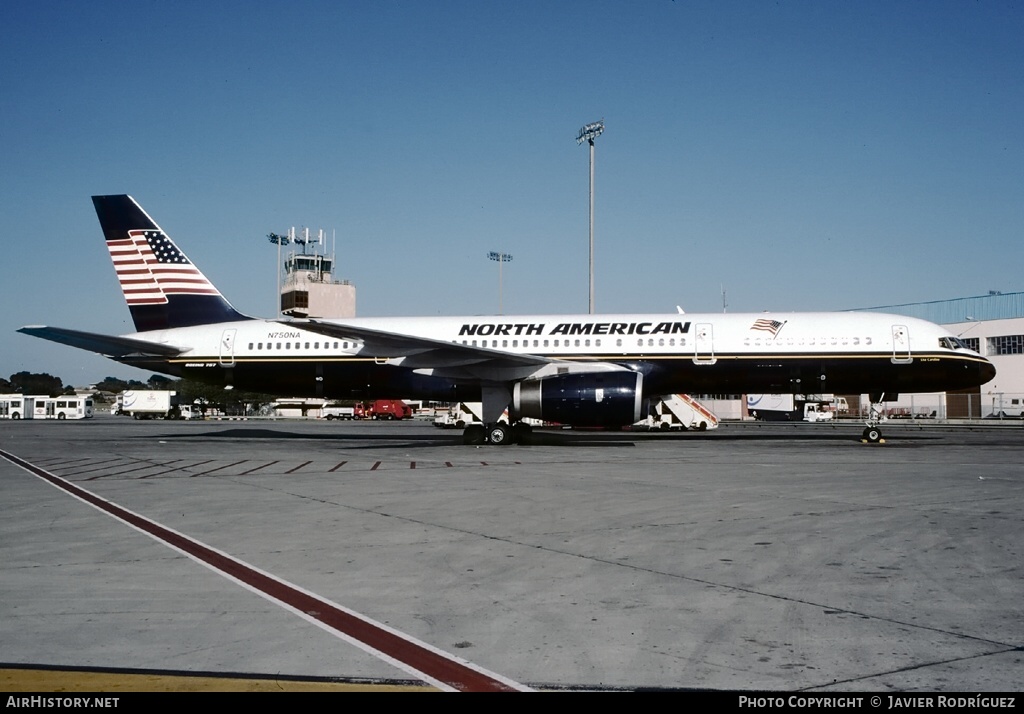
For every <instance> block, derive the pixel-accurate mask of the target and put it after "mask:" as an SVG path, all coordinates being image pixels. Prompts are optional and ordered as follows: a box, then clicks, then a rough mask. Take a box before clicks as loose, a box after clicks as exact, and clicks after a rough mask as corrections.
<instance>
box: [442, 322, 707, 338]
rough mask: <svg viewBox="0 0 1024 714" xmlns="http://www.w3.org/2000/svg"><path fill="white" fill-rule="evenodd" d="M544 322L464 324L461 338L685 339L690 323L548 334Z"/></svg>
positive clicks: (569, 328)
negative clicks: (670, 336)
mask: <svg viewBox="0 0 1024 714" xmlns="http://www.w3.org/2000/svg"><path fill="white" fill-rule="evenodd" d="M546 327H547V323H544V322H533V323H528V322H516V323H513V322H503V323H498V324H492V323H489V322H485V323H481V324H470V323H466V324H463V326H462V329H460V330H459V335H460V336H462V335H469V336H471V337H477V336H482V337H490V336H492V335H507V336H509V337H512V336H516V335H519V336H526V337H530V336H534V335H685V334H687V333H688V332H689V331H690V323H689V322H560V323H558V324H557V325H555V326H554V327H552V328H551V329H550V330H547V331H545V328H546Z"/></svg>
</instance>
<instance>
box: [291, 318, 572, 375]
mask: <svg viewBox="0 0 1024 714" xmlns="http://www.w3.org/2000/svg"><path fill="white" fill-rule="evenodd" d="M281 323H282V324H285V325H289V326H291V327H301V328H302V329H305V330H309V331H310V332H317V333H319V334H321V335H325V336H327V337H332V338H335V339H343V340H353V341H359V342H362V343H363V352H364V353H365V354H368V355H370V356H373V357H377V358H380V359H387V360H393V361H394V362H395V363H396V364H401V365H402V366H403V367H411V368H413V369H416V368H419V367H423V368H431V369H433V370H435V371H440V370H448V369H452V368H471V369H473V370H474V371H476V370H479V369H488V370H490V369H523V368H527V369H531V370H534V369H539V368H541V367H543V366H545V365H548V364H552V363H555V362H561V360H558V359H554V358H550V357H541V356H539V355H525V354H515V353H512V352H503V351H501V350H492V349H487V348H485V347H471V346H469V345H463V344H458V343H455V342H445V341H444V340H432V339H430V338H427V337H416V336H414V335H406V334H402V333H399V332H387V331H385V330H374V329H371V328H368V327H356V326H354V325H346V324H344V323H337V322H322V321H320V320H289V321H283V320H282V321H281Z"/></svg>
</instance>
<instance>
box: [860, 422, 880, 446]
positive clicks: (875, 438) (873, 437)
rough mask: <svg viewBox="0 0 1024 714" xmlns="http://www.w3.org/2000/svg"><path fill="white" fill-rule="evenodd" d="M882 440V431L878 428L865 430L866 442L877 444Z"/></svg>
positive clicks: (873, 427)
mask: <svg viewBox="0 0 1024 714" xmlns="http://www.w3.org/2000/svg"><path fill="white" fill-rule="evenodd" d="M881 440H882V430H881V429H879V428H878V427H877V426H869V427H867V428H866V429H864V441H866V442H868V443H869V444H877V443H878V442H879V441H881Z"/></svg>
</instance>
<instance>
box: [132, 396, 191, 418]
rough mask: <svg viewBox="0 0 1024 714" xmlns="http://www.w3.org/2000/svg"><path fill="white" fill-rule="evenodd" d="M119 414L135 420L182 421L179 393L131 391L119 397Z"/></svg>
mask: <svg viewBox="0 0 1024 714" xmlns="http://www.w3.org/2000/svg"><path fill="white" fill-rule="evenodd" d="M119 397H120V398H119V400H118V409H119V412H118V413H119V414H124V415H127V416H130V417H132V418H133V419H181V409H180V408H179V407H178V393H177V392H172V391H170V390H166V389H130V390H128V391H126V392H122V393H121V394H120V395H119Z"/></svg>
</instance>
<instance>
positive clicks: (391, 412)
mask: <svg viewBox="0 0 1024 714" xmlns="http://www.w3.org/2000/svg"><path fill="white" fill-rule="evenodd" d="M355 418H356V419H377V420H387V421H390V420H392V419H412V408H410V407H409V405H408V404H406V403H405V402H403V401H402V400H401V399H377V400H375V401H372V402H363V403H362V404H357V405H356V407H355Z"/></svg>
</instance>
